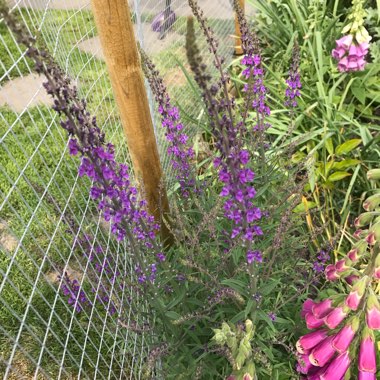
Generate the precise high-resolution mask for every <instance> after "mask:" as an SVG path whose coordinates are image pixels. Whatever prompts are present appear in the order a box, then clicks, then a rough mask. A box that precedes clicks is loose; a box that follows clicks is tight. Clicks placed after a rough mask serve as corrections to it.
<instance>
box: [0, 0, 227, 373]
mask: <svg viewBox="0 0 380 380" xmlns="http://www.w3.org/2000/svg"><path fill="white" fill-rule="evenodd" d="M8 4H9V6H10V8H11V9H12V12H14V14H16V15H17V18H18V19H19V21H20V22H22V23H25V25H27V26H28V29H29V31H30V33H31V34H32V35H35V36H36V37H37V40H38V43H39V44H40V45H44V46H46V48H47V49H48V50H49V51H50V52H51V53H52V54H53V55H54V57H55V59H56V61H57V62H58V63H59V65H60V66H61V67H62V68H63V69H64V70H65V71H66V73H67V74H68V75H70V77H71V78H73V79H74V81H75V83H76V85H77V86H78V90H79V93H80V96H81V97H83V98H84V99H86V101H87V103H88V108H89V109H90V110H91V112H92V113H93V114H94V115H96V116H97V119H98V125H99V126H100V127H101V129H102V130H104V131H105V132H106V135H107V138H108V140H109V141H111V142H112V143H114V145H115V147H116V157H117V159H118V160H119V161H123V162H129V157H128V150H127V147H126V144H125V143H124V140H123V139H124V137H123V131H122V127H121V125H120V120H119V117H118V111H117V109H116V105H115V102H114V98H113V94H112V90H111V85H110V82H109V78H108V75H107V68H106V66H105V63H104V62H103V56H102V51H101V46H100V42H99V40H98V37H97V36H96V28H95V24H94V20H93V17H92V14H91V8H90V3H89V0H8ZM169 5H170V9H171V11H172V12H174V14H175V22H174V19H173V23H171V24H170V25H169V27H168V30H164V32H163V29H162V28H160V27H159V28H158V29H157V28H152V23H154V22H157V21H158V22H161V25H162V15H160V12H164V11H165V8H167V7H168V6H169ZM200 5H201V6H202V7H203V8H204V10H205V14H206V16H208V17H209V18H210V23H211V26H212V27H213V28H214V30H215V32H216V35H217V37H218V39H219V40H220V41H221V44H220V46H221V54H222V55H225V56H226V57H227V58H231V57H232V53H233V45H234V39H233V38H232V37H231V35H232V34H233V33H234V24H233V12H232V8H231V4H230V2H229V1H228V0H212V1H210V0H207V1H200ZM130 6H131V9H132V12H133V19H134V22H135V31H136V35H137V37H138V40H139V41H140V43H141V44H142V46H143V47H144V49H145V50H146V51H147V52H148V53H149V54H150V55H151V56H152V58H153V60H154V61H155V63H156V64H157V66H158V68H159V70H160V71H161V74H162V75H163V77H164V79H165V82H166V84H167V86H168V88H169V93H170V94H171V97H172V98H173V100H174V102H176V103H178V104H179V105H180V106H181V107H182V108H186V110H187V112H188V113H189V114H188V115H187V116H188V118H187V120H189V121H191V119H192V118H194V119H196V118H197V114H196V112H197V106H196V103H195V98H194V96H193V95H192V91H193V90H192V85H191V83H189V82H188V80H187V78H186V75H185V73H186V68H187V66H186V60H185V51H184V36H185V30H186V17H187V16H188V15H190V8H189V7H188V5H187V2H186V1H185V0H173V1H169V2H168V1H167V0H166V1H165V0H162V1H157V0H152V1H149V0H130ZM153 29H156V30H153ZM0 31H1V34H0V111H1V112H0V144H1V149H0V249H1V256H0V305H1V307H0V374H1V375H3V378H4V379H18V378H26V379H31V378H35V379H71V378H99V379H111V378H112V379H125V378H129V379H135V378H136V379H137V378H141V376H142V366H143V364H144V361H146V358H147V355H148V353H149V346H150V345H152V344H153V343H154V342H153V340H152V338H151V336H150V334H149V333H145V334H144V333H142V332H141V331H139V332H138V331H135V330H136V329H134V328H133V326H134V325H139V326H144V323H146V322H147V321H148V320H149V319H150V317H149V308H148V305H146V303H145V302H144V300H143V299H142V298H141V296H140V294H139V291H138V288H136V286H135V283H136V282H135V277H134V268H133V266H132V264H131V261H130V258H129V255H128V244H127V243H119V242H117V241H116V240H115V239H114V238H112V236H111V234H110V227H109V225H108V224H107V223H106V222H104V221H103V220H102V218H101V216H99V214H98V212H97V210H96V208H95V205H94V204H93V202H92V201H91V198H90V196H89V192H88V189H89V185H90V184H89V182H88V181H86V180H84V179H83V178H79V177H78V174H77V166H78V162H77V160H76V159H75V158H72V157H70V156H69V155H68V153H67V150H68V146H67V145H68V140H67V137H66V135H65V132H64V131H63V129H62V128H60V126H59V117H58V116H57V114H56V113H55V112H54V111H53V110H52V109H51V100H50V99H49V98H48V97H47V95H46V94H45V92H44V88H43V87H42V83H43V78H40V77H39V76H37V75H36V74H35V73H34V71H33V66H32V65H31V62H30V61H29V60H28V58H27V57H26V55H25V49H24V48H23V47H20V46H18V45H17V43H16V41H15V38H14V36H13V35H12V33H11V32H10V31H9V30H8V29H7V27H6V26H5V25H4V23H3V22H1V21H0ZM204 48H205V49H206V47H205V46H204ZM210 60H211V58H210ZM151 108H152V114H154V104H153V101H152V100H151ZM155 131H156V136H157V142H158V147H159V151H160V156H161V159H162V165H163V167H164V171H165V174H166V177H167V178H168V179H170V168H169V166H168V162H167V160H166V154H165V152H166V148H167V145H166V143H165V138H164V135H163V132H161V129H160V126H159V123H158V122H157V121H156V123H155ZM194 133H196V131H194Z"/></svg>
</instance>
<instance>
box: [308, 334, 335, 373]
mask: <svg viewBox="0 0 380 380" xmlns="http://www.w3.org/2000/svg"><path fill="white" fill-rule="evenodd" d="M333 338H334V337H333V336H329V337H328V338H326V339H325V340H324V341H322V342H321V343H319V344H318V346H317V347H315V348H314V349H313V350H312V351H311V354H310V355H309V360H310V362H311V364H313V365H314V366H316V367H323V366H324V365H325V364H326V363H327V362H328V361H329V360H330V359H331V358H332V357H333V356H334V354H335V348H334V347H333V346H332V344H331V342H332V340H333Z"/></svg>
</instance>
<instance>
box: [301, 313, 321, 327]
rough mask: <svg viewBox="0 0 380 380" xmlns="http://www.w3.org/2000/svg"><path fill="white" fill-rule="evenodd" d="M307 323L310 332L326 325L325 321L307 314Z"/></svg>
mask: <svg viewBox="0 0 380 380" xmlns="http://www.w3.org/2000/svg"><path fill="white" fill-rule="evenodd" d="M305 321H306V326H307V328H308V329H310V330H312V329H317V328H318V327H321V326H323V324H324V321H323V319H318V318H316V317H314V315H313V313H306V315H305Z"/></svg>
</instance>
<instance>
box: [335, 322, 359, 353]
mask: <svg viewBox="0 0 380 380" xmlns="http://www.w3.org/2000/svg"><path fill="white" fill-rule="evenodd" d="M359 323H360V320H359V319H358V318H354V319H353V320H352V321H351V322H350V323H347V324H346V325H345V326H344V327H343V328H342V329H341V330H340V331H339V332H338V334H337V335H335V337H334V339H333V341H332V345H333V347H334V348H335V349H336V350H337V351H338V352H340V353H342V352H345V351H347V350H348V347H349V346H350V344H351V342H352V339H354V336H355V334H356V332H357V331H358V328H359Z"/></svg>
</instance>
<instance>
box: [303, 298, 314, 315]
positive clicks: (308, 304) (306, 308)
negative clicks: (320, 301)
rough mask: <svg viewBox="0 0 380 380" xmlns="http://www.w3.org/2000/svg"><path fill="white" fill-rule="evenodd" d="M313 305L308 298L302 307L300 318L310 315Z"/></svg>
mask: <svg viewBox="0 0 380 380" xmlns="http://www.w3.org/2000/svg"><path fill="white" fill-rule="evenodd" d="M314 305H315V302H314V301H313V300H311V299H310V298H308V299H307V300H306V301H305V302H304V303H303V305H302V310H301V317H302V318H303V317H305V315H306V313H311V309H312V307H313V306H314Z"/></svg>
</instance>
